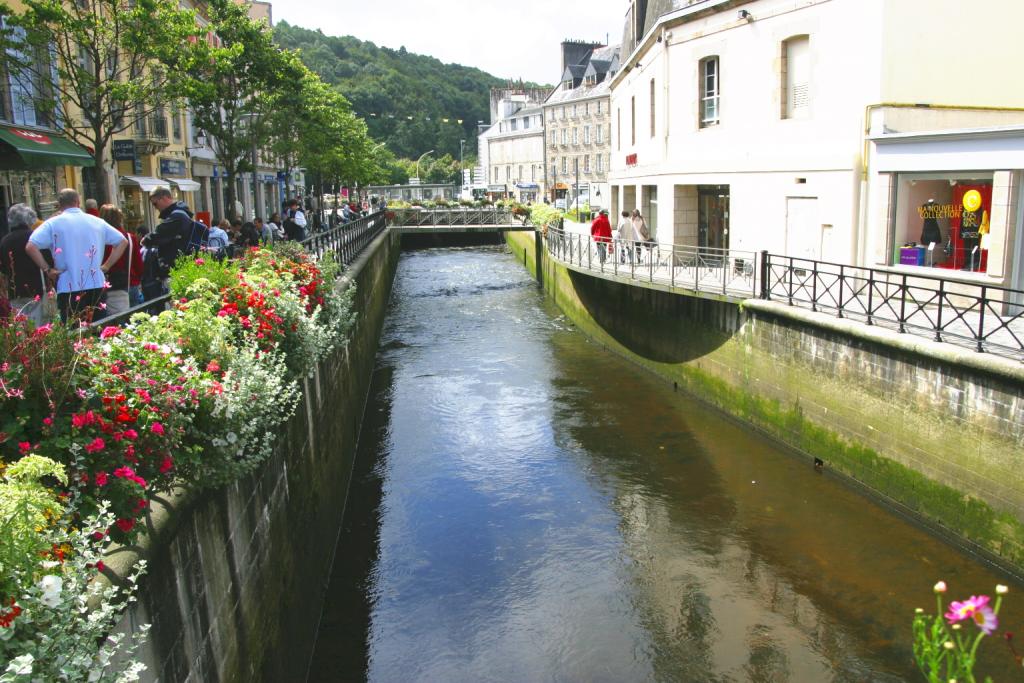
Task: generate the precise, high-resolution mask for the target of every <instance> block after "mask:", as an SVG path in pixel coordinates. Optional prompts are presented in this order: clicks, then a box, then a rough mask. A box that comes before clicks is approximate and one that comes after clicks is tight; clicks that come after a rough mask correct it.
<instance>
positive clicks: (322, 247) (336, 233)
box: [90, 211, 387, 330]
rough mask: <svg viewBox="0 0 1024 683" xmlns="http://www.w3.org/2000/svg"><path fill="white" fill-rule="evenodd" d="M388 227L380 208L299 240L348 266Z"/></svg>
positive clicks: (139, 309) (162, 305) (105, 322)
mask: <svg viewBox="0 0 1024 683" xmlns="http://www.w3.org/2000/svg"><path fill="white" fill-rule="evenodd" d="M386 227H387V224H386V221H385V218H384V212H383V211H378V212H377V213H373V214H370V215H369V216H364V217H363V218H358V219H356V220H354V221H352V222H351V223H345V224H344V225H339V226H337V227H335V228H332V229H331V230H324V231H322V232H318V233H314V234H313V235H310V236H309V237H307V238H306V239H304V240H303V241H302V242H300V244H302V245H303V246H304V247H305V248H306V251H308V252H309V253H310V254H315V255H316V257H317V258H323V257H324V256H325V255H326V254H328V253H332V254H333V255H334V258H335V259H337V261H338V262H339V263H341V264H342V265H343V266H349V265H351V264H352V262H353V261H355V260H356V258H357V257H358V256H359V254H361V253H362V252H363V250H364V249H366V247H367V246H369V244H370V243H371V242H372V241H373V240H374V238H376V237H377V235H379V234H380V233H381V232H382V231H383V230H384V228H386ZM170 301H171V295H170V294H164V295H163V296H159V297H156V298H154V299H151V300H149V301H146V302H145V303H143V304H140V305H138V306H133V307H132V308H129V309H128V310H126V311H124V312H122V313H118V314H117V315H112V316H108V317H106V318H102V319H100V320H97V321H95V322H93V323H92V324H91V325H90V327H92V328H93V329H94V330H100V329H102V328H104V327H108V326H112V325H124V324H125V323H126V322H128V320H129V319H131V317H132V316H133V315H135V314H136V313H149V314H151V315H155V314H157V313H160V312H161V311H165V310H167V308H168V307H169V305H170Z"/></svg>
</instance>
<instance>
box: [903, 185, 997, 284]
mask: <svg viewBox="0 0 1024 683" xmlns="http://www.w3.org/2000/svg"><path fill="white" fill-rule="evenodd" d="M993 175H994V174H993V173H992V172H968V173H959V174H948V173H927V174H925V173H915V174H909V173H901V174H899V175H898V176H897V179H896V183H897V188H896V209H895V213H894V216H895V219H894V225H893V226H892V228H891V230H892V233H891V234H892V238H893V239H892V243H893V245H894V250H893V254H892V263H893V264H898V265H904V266H923V267H933V268H944V269H948V270H960V271H972V272H978V271H982V272H983V271H985V269H986V268H987V267H988V246H989V244H988V243H989V220H990V216H991V213H992V178H993Z"/></svg>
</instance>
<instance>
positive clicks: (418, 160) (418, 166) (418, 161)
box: [416, 150, 434, 181]
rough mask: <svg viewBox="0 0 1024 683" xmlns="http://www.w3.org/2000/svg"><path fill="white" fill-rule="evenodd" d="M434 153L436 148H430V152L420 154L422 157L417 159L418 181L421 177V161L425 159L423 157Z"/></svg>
mask: <svg viewBox="0 0 1024 683" xmlns="http://www.w3.org/2000/svg"><path fill="white" fill-rule="evenodd" d="M433 153H434V150H430V151H429V152H424V153H423V154H421V155H420V158H419V159H417V160H416V180H417V181H418V180H419V179H420V162H421V161H423V157H425V156H427V155H428V154H433Z"/></svg>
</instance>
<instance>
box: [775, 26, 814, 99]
mask: <svg viewBox="0 0 1024 683" xmlns="http://www.w3.org/2000/svg"><path fill="white" fill-rule="evenodd" d="M781 81H782V102H783V105H782V118H785V119H803V118H807V114H808V110H809V109H810V99H811V86H810V82H811V39H810V37H809V36H793V37H792V38H790V39H789V40H786V41H783V43H782V74H781Z"/></svg>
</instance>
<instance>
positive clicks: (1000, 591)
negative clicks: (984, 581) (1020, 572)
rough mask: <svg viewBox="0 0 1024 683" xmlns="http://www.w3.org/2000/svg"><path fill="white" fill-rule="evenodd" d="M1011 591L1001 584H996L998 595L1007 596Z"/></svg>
mask: <svg viewBox="0 0 1024 683" xmlns="http://www.w3.org/2000/svg"><path fill="white" fill-rule="evenodd" d="M1009 590H1010V589H1009V588H1007V587H1006V586H1004V585H1003V584H1001V583H998V584H996V595H1006V593H1007V592H1008V591H1009Z"/></svg>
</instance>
